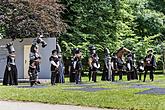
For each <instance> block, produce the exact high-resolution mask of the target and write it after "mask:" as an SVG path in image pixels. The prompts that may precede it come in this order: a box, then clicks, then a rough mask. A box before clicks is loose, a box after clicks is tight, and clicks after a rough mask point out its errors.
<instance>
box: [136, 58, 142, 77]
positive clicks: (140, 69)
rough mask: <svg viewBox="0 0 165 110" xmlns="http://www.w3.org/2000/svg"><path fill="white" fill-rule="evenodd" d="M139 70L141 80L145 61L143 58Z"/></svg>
mask: <svg viewBox="0 0 165 110" xmlns="http://www.w3.org/2000/svg"><path fill="white" fill-rule="evenodd" d="M137 70H138V73H139V80H141V76H142V73H143V72H144V61H143V60H141V61H140V62H139V63H138V66H137Z"/></svg>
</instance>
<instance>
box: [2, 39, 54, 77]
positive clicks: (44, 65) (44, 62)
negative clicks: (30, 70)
mask: <svg viewBox="0 0 165 110" xmlns="http://www.w3.org/2000/svg"><path fill="white" fill-rule="evenodd" d="M44 40H45V41H46V42H47V44H48V45H47V46H46V47H45V48H42V47H41V45H40V48H39V50H40V54H41V57H42V59H41V66H40V68H41V72H40V74H39V78H50V62H49V57H50V55H51V51H52V50H53V49H55V47H56V38H44ZM10 41H11V40H10V39H1V40H0V45H1V46H2V45H5V44H7V43H9V42H10ZM32 41H33V39H32V38H26V39H24V40H23V42H20V40H19V39H17V40H15V41H14V42H13V43H14V48H15V50H16V65H17V69H18V78H24V45H31V43H32ZM4 49H5V48H2V47H1V49H0V78H3V75H4V71H5V67H6V55H7V54H8V52H7V50H4ZM28 53H29V52H28ZM28 55H29V54H28Z"/></svg>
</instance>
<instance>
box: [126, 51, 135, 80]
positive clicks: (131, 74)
mask: <svg viewBox="0 0 165 110" xmlns="http://www.w3.org/2000/svg"><path fill="white" fill-rule="evenodd" d="M135 62H136V61H135V54H133V53H129V54H128V55H127V59H126V67H127V69H126V70H127V80H128V81H129V80H134V79H138V76H137V69H136V64H135Z"/></svg>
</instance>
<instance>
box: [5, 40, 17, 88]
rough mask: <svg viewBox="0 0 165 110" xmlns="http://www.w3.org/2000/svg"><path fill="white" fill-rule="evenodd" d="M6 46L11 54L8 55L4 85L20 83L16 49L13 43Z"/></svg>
mask: <svg viewBox="0 0 165 110" xmlns="http://www.w3.org/2000/svg"><path fill="white" fill-rule="evenodd" d="M6 47H7V49H8V52H9V55H8V56H7V65H6V69H5V73H4V77H3V85H18V78H17V76H18V73H17V67H16V63H15V58H16V55H15V49H14V47H13V44H12V43H9V44H7V45H6Z"/></svg>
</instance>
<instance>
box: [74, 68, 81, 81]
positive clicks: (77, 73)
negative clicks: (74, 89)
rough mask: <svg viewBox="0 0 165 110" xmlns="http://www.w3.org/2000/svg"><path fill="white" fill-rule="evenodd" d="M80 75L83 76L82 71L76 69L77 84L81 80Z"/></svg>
mask: <svg viewBox="0 0 165 110" xmlns="http://www.w3.org/2000/svg"><path fill="white" fill-rule="evenodd" d="M80 77H81V73H80V71H79V70H76V71H75V81H76V84H78V82H79V81H80Z"/></svg>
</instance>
